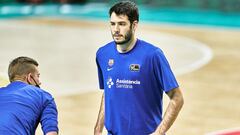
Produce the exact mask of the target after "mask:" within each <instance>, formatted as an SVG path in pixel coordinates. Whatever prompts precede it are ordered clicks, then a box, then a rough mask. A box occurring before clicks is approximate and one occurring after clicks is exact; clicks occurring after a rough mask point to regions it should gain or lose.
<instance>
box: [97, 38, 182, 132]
mask: <svg viewBox="0 0 240 135" xmlns="http://www.w3.org/2000/svg"><path fill="white" fill-rule="evenodd" d="M96 62H97V67H98V78H99V85H100V89H104V94H105V127H106V129H107V130H108V132H109V134H113V135H149V134H150V133H152V132H154V131H155V129H156V128H157V126H158V125H159V124H160V122H161V120H162V97H163V92H168V91H170V90H172V89H174V88H177V87H178V83H177V81H176V79H175V77H174V75H173V72H172V70H171V68H170V66H169V63H168V61H167V60H166V58H165V56H164V54H163V52H162V50H161V49H159V48H158V47H155V46H153V45H151V44H149V43H147V42H145V41H142V40H139V39H138V40H137V42H136V45H135V46H134V48H133V49H132V50H131V51H129V52H127V53H119V52H118V51H117V49H116V44H115V42H110V43H108V44H107V45H105V46H103V47H101V48H100V49H99V50H98V51H97V54H96Z"/></svg>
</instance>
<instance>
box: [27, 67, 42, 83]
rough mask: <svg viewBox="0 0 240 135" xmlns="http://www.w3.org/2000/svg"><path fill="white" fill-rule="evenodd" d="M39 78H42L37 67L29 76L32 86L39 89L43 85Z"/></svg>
mask: <svg viewBox="0 0 240 135" xmlns="http://www.w3.org/2000/svg"><path fill="white" fill-rule="evenodd" d="M39 77H40V73H39V70H38V67H36V66H35V72H34V73H30V75H29V82H30V84H31V85H35V86H37V87H39V85H41V82H40V80H39Z"/></svg>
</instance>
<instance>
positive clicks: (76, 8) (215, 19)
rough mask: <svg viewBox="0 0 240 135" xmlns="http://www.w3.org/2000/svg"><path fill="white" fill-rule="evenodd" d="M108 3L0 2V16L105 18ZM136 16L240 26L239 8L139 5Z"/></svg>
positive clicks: (154, 19)
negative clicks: (207, 8) (225, 9)
mask: <svg viewBox="0 0 240 135" xmlns="http://www.w3.org/2000/svg"><path fill="white" fill-rule="evenodd" d="M109 6H110V5H109V4H102V3H101V4H100V3H89V4H85V5H67V4H65V5H64V4H63V5H59V4H44V5H26V4H8V5H6V4H5V5H0V19H6V18H16V17H18V18H22V17H57V18H67V19H94V20H96V19H97V20H106V19H107V18H108V14H107V13H108V9H109ZM139 7H140V8H139V9H140V20H141V21H143V22H151V23H173V24H184V25H188V24H190V25H204V26H206V25H207V26H221V27H233V28H240V13H239V12H223V11H218V10H200V9H181V8H156V7H155V8H153V7H149V6H143V5H141V6H139Z"/></svg>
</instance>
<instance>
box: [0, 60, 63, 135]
mask: <svg viewBox="0 0 240 135" xmlns="http://www.w3.org/2000/svg"><path fill="white" fill-rule="evenodd" d="M39 75H40V73H39V70H38V63H37V61H35V60H34V59H32V58H29V57H18V58H16V59H14V60H13V61H12V62H11V63H10V65H9V68H8V76H9V80H10V84H9V85H8V86H6V87H3V88H0V117H1V118H0V135H35V131H36V128H37V126H38V124H39V123H41V126H42V130H43V133H44V135H57V134H58V116H57V115H58V112H57V108H56V104H55V102H54V99H53V97H52V96H51V95H50V94H49V93H48V92H46V91H44V90H43V89H41V88H40V86H39V85H40V84H41V83H40V81H39Z"/></svg>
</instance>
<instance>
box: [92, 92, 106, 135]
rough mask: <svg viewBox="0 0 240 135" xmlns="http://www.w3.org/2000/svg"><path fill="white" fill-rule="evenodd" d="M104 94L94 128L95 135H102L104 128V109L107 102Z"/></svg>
mask: <svg viewBox="0 0 240 135" xmlns="http://www.w3.org/2000/svg"><path fill="white" fill-rule="evenodd" d="M104 99H105V98H104V93H103V95H102V101H101V105H100V109H99V113H98V119H97V122H96V125H95V128H94V135H101V134H102V131H103V127H104V108H105V105H104V104H105V101H104Z"/></svg>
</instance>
